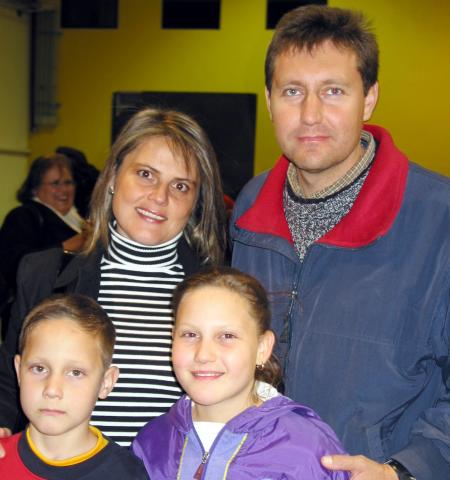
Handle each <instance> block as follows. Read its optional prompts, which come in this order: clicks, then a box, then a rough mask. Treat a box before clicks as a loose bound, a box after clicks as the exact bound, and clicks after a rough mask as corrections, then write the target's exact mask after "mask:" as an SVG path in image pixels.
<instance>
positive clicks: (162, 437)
mask: <svg viewBox="0 0 450 480" xmlns="http://www.w3.org/2000/svg"><path fill="white" fill-rule="evenodd" d="M174 314H175V326H174V331H173V348H172V359H173V367H174V371H175V375H176V376H177V378H178V381H179V382H180V384H181V386H182V387H183V389H184V390H185V392H186V393H187V395H188V396H187V395H185V396H183V397H182V398H181V399H180V400H178V402H177V403H176V404H175V405H174V406H173V407H172V408H171V410H170V411H169V412H168V413H166V414H165V415H162V416H161V417H159V418H157V419H155V420H153V421H152V422H150V423H149V424H148V425H147V426H145V427H144V428H143V429H142V430H141V431H140V432H139V434H138V436H137V437H136V439H135V440H134V442H133V446H132V447H133V451H134V452H135V454H136V455H137V456H138V457H139V458H142V459H143V460H144V464H145V467H146V469H147V472H148V473H149V475H150V477H151V478H152V479H153V480H166V479H168V478H179V479H192V478H196V479H200V478H202V479H205V480H217V479H219V478H221V479H226V478H228V479H233V480H244V479H248V480H250V479H263V478H270V479H281V478H282V479H284V480H305V479H308V480H319V479H320V480H324V479H335V480H338V479H339V480H346V479H347V478H348V476H347V474H346V473H343V472H326V471H325V470H324V468H323V467H322V465H321V463H320V458H321V457H322V455H324V454H331V453H342V452H343V449H342V447H341V445H340V443H339V441H338V440H337V438H336V436H335V434H334V432H333V431H332V430H331V428H330V427H329V426H328V425H326V424H325V423H324V422H322V421H321V420H320V418H319V417H318V416H317V415H316V414H315V413H314V412H313V411H312V410H311V409H310V408H308V407H306V406H304V405H299V404H298V403H296V402H293V401H292V400H290V399H289V398H287V397H284V396H282V395H280V394H279V393H278V392H277V391H276V389H275V385H277V384H278V383H279V381H280V367H279V365H278V362H277V360H276V359H275V358H274V357H273V355H272V347H273V344H274V341H275V336H274V334H273V332H272V331H271V330H270V309H269V302H268V300H267V295H266V292H265V291H264V289H263V287H262V286H261V284H260V283H259V282H257V281H256V280H255V279H254V278H252V277H250V276H249V275H246V274H244V273H242V272H239V271H238V270H235V269H231V268H216V269H212V270H209V271H205V272H200V273H197V274H196V275H193V276H192V277H190V278H188V279H186V280H185V281H184V282H183V283H181V284H180V285H179V286H178V287H177V289H176V290H175V293H174Z"/></svg>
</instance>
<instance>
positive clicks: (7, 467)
mask: <svg viewBox="0 0 450 480" xmlns="http://www.w3.org/2000/svg"><path fill="white" fill-rule="evenodd" d="M21 435H22V434H21V433H16V434H15V435H12V436H11V437H7V438H0V445H1V446H2V447H3V448H4V450H5V454H6V455H5V457H4V458H2V459H1V460H0V478H21V477H20V474H23V473H25V472H23V471H21V470H20V469H21V468H24V467H23V463H22V461H21V460H20V457H19V452H18V443H19V439H20V436H21ZM18 468H19V470H17V469H18ZM4 474H9V475H12V476H9V477H8V476H4ZM13 474H16V475H17V477H14V475H13Z"/></svg>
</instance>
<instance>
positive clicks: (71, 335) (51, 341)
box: [15, 318, 118, 443]
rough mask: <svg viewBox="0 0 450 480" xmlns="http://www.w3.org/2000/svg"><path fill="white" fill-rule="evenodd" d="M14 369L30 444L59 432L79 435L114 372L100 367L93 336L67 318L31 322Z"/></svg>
mask: <svg viewBox="0 0 450 480" xmlns="http://www.w3.org/2000/svg"><path fill="white" fill-rule="evenodd" d="M15 367H16V372H17V377H18V380H19V384H20V400H21V404H22V408H23V410H24V412H25V414H26V415H27V417H28V419H29V420H30V433H31V434H32V438H33V441H35V442H36V441H37V442H39V439H40V438H43V437H46V438H47V437H48V436H51V437H55V436H57V437H61V436H64V439H65V440H69V439H70V440H71V443H76V441H77V439H81V438H82V437H83V435H84V436H85V435H86V431H87V429H88V424H89V419H90V416H91V413H92V410H93V408H94V405H95V402H96V400H97V398H98V397H100V398H105V397H106V396H107V395H108V393H109V392H110V391H111V390H112V388H113V386H114V383H115V381H116V380H117V376H118V370H117V369H116V368H115V367H112V368H109V369H108V370H107V371H106V372H105V371H104V367H103V363H102V357H101V347H100V343H99V341H98V339H97V338H95V337H94V336H92V335H90V334H89V333H86V332H85V331H83V330H81V329H80V327H79V326H78V325H77V324H76V323H75V322H74V321H72V320H70V319H67V318H61V319H56V320H53V319H52V320H44V321H42V322H41V323H39V324H37V325H36V326H35V327H34V329H33V330H31V332H30V333H29V335H28V338H27V341H26V345H25V348H24V350H23V352H22V355H21V356H19V355H16V358H15Z"/></svg>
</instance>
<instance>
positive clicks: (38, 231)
mask: <svg viewBox="0 0 450 480" xmlns="http://www.w3.org/2000/svg"><path fill="white" fill-rule="evenodd" d="M77 233H78V232H76V231H75V230H73V229H72V228H71V227H69V225H67V223H65V222H64V221H63V220H61V218H59V217H58V215H56V213H54V212H53V211H52V210H51V209H50V208H48V207H46V206H45V205H43V204H42V203H39V202H34V201H32V200H31V201H29V202H26V203H24V204H23V205H21V206H20V207H17V208H14V209H13V210H11V211H10V212H9V213H8V215H6V217H5V220H4V222H3V225H2V228H1V230H0V258H1V262H0V272H1V275H2V276H3V278H4V280H5V283H6V285H7V286H8V287H9V288H10V289H11V290H15V285H16V273H17V268H18V266H19V262H20V260H21V259H22V257H24V256H25V255H26V254H28V253H31V252H35V251H38V250H46V249H48V248H51V247H56V246H61V244H62V242H64V241H65V240H67V239H69V238H70V237H73V236H74V235H76V234H77Z"/></svg>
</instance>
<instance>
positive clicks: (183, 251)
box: [177, 235, 200, 276]
mask: <svg viewBox="0 0 450 480" xmlns="http://www.w3.org/2000/svg"><path fill="white" fill-rule="evenodd" d="M177 252H178V256H179V259H180V262H181V264H182V265H183V268H184V271H185V274H186V276H189V275H192V274H193V273H196V272H198V271H199V270H200V259H199V257H198V255H197V254H196V253H195V252H194V250H193V249H192V248H191V247H190V246H189V244H188V242H187V240H186V238H185V237H184V235H183V236H182V237H181V238H180V241H179V242H178V245H177Z"/></svg>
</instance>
